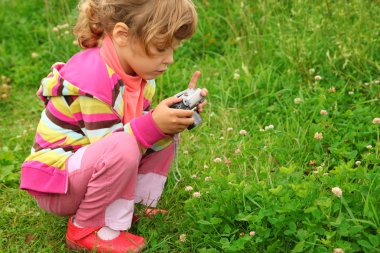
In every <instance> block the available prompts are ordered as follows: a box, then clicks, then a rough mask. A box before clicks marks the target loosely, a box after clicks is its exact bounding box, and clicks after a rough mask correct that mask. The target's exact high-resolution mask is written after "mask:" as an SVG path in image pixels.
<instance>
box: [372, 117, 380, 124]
mask: <svg viewBox="0 0 380 253" xmlns="http://www.w3.org/2000/svg"><path fill="white" fill-rule="evenodd" d="M372 123H373V124H380V118H374V119H373V120H372Z"/></svg>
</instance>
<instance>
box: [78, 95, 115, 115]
mask: <svg viewBox="0 0 380 253" xmlns="http://www.w3.org/2000/svg"><path fill="white" fill-rule="evenodd" d="M71 111H72V113H78V112H81V113H83V114H99V113H109V114H114V112H113V111H112V108H111V107H110V106H109V105H107V104H106V103H104V102H102V101H100V100H98V99H96V98H90V97H84V96H79V97H78V99H77V100H75V101H74V102H73V103H72V104H71Z"/></svg>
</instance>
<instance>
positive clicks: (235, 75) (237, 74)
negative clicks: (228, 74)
mask: <svg viewBox="0 0 380 253" xmlns="http://www.w3.org/2000/svg"><path fill="white" fill-rule="evenodd" d="M239 78H240V74H239V72H237V71H236V72H235V73H234V79H235V80H239Z"/></svg>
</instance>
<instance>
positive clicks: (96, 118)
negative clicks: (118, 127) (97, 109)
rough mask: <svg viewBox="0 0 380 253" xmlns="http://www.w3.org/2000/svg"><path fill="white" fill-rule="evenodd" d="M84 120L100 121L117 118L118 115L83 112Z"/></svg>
mask: <svg viewBox="0 0 380 253" xmlns="http://www.w3.org/2000/svg"><path fill="white" fill-rule="evenodd" d="M82 117H83V120H84V121H85V122H98V121H107V120H115V119H118V117H117V116H116V115H115V114H113V113H96V114H95V113H94V114H83V113H82Z"/></svg>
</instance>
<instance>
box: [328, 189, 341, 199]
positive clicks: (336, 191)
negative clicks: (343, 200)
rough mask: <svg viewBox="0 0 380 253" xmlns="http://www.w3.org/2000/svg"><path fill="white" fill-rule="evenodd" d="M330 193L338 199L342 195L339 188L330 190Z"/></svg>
mask: <svg viewBox="0 0 380 253" xmlns="http://www.w3.org/2000/svg"><path fill="white" fill-rule="evenodd" d="M331 192H332V193H334V195H335V196H337V197H338V198H340V197H342V195H343V191H342V189H340V188H339V187H333V188H332V189H331Z"/></svg>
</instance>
